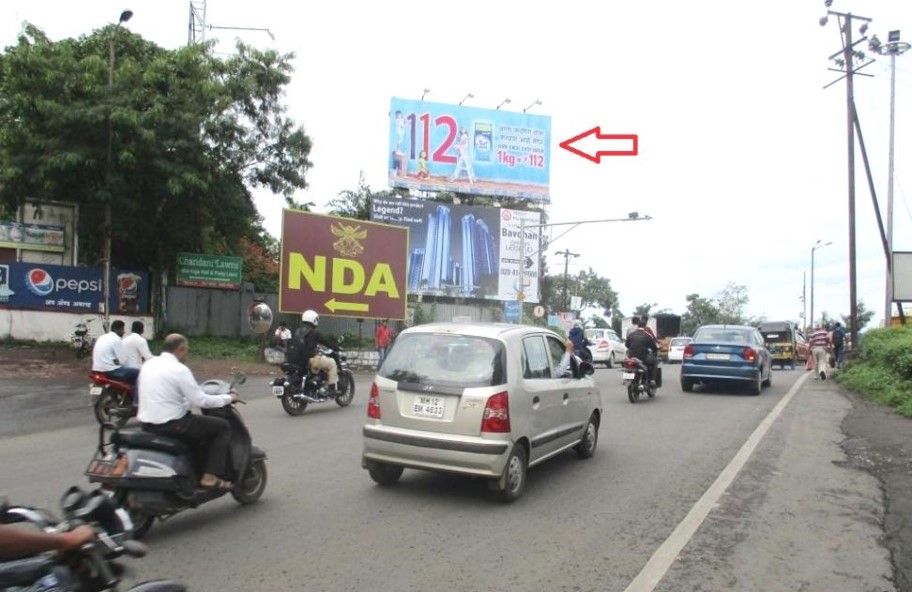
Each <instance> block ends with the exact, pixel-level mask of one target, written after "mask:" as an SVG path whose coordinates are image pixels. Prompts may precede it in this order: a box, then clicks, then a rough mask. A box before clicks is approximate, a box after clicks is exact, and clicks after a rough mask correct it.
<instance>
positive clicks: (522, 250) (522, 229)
mask: <svg viewBox="0 0 912 592" xmlns="http://www.w3.org/2000/svg"><path fill="white" fill-rule="evenodd" d="M525 260H526V217H525V216H520V217H519V258H518V259H517V261H518V263H517V264H518V265H519V290H517V291H516V300H517V302H518V303H519V321H517V323H518V324H520V325H522V324H523V300H525V297H526V295H525V293H524V292H525V288H526V277H525V275H524V272H523V271H524V270H523V262H524V261H525ZM520 295H522V298H520Z"/></svg>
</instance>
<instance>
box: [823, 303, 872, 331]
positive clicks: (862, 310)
mask: <svg viewBox="0 0 912 592" xmlns="http://www.w3.org/2000/svg"><path fill="white" fill-rule="evenodd" d="M856 309H857V310H856V314H857V315H858V330H859V331H861V330H862V329H864V328H865V327H866V326H867V325H868V323H870V322H871V320H872V319H873V318H874V311H873V310H869V309H868V307H867V305H865V303H864V300H859V301H858V304H857V305H856ZM840 316H841V317H842V324H843V326H844V327H845V328H846V331H851V330H852V319H851V317H850V316H849V315H840ZM827 326H832V325H827Z"/></svg>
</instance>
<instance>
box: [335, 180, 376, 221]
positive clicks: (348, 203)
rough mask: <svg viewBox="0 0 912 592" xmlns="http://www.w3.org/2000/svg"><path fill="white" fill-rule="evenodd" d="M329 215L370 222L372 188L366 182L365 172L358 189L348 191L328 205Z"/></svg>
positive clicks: (359, 181) (340, 193) (342, 192)
mask: <svg viewBox="0 0 912 592" xmlns="http://www.w3.org/2000/svg"><path fill="white" fill-rule="evenodd" d="M327 205H328V206H329V213H330V214H332V215H333V216H342V217H343V218H355V219H357V220H370V215H371V188H370V187H369V186H368V184H367V181H365V180H364V171H361V174H360V175H359V177H358V188H357V189H355V190H354V191H352V190H351V189H346V190H345V191H340V192H339V195H338V196H336V197H335V198H334V199H332V200H330V202H329V203H328V204H327Z"/></svg>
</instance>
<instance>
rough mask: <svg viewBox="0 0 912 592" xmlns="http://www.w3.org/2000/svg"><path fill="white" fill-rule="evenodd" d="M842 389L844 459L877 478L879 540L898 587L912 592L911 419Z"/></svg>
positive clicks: (905, 591) (906, 591) (904, 591)
mask: <svg viewBox="0 0 912 592" xmlns="http://www.w3.org/2000/svg"><path fill="white" fill-rule="evenodd" d="M841 390H842V389H841ZM844 392H845V393H846V396H848V397H849V399H851V401H852V402H853V404H854V406H853V407H854V408H853V409H852V411H851V412H849V414H848V415H847V416H846V418H845V419H844V420H843V423H842V431H843V433H844V434H845V435H846V440H845V441H844V442H843V443H842V447H843V449H844V450H845V452H846V455H847V456H848V457H849V461H848V463H847V464H848V465H849V466H851V467H854V468H858V469H863V470H865V471H868V472H870V473H871V474H872V475H874V476H875V477H877V478H878V479H879V480H880V482H881V484H882V487H883V491H884V500H885V503H884V505H885V508H884V524H883V529H884V533H885V534H884V540H883V544H884V545H885V546H886V547H887V548H888V549H889V550H890V554H891V556H892V561H893V569H894V575H895V578H896V582H895V583H896V588H897V590H900V591H901V592H912V552H910V550H912V420H909V419H907V418H904V417H902V416H901V415H899V414H898V413H896V412H895V411H893V410H891V409H889V408H886V407H882V406H879V405H876V404H874V403H871V402H870V401H868V400H866V399H864V398H862V397H859V396H858V395H855V394H854V393H851V392H848V391H844Z"/></svg>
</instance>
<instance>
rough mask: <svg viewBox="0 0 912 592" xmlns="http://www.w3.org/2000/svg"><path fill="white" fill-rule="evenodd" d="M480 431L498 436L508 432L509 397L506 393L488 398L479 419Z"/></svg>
mask: <svg viewBox="0 0 912 592" xmlns="http://www.w3.org/2000/svg"><path fill="white" fill-rule="evenodd" d="M481 431H482V432H494V433H498V434H502V433H505V432H509V431H510V396H509V395H508V394H507V392H506V391H504V392H502V393H497V394H496V395H492V396H491V397H490V398H488V402H487V403H486V404H485V408H484V415H482V417H481Z"/></svg>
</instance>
